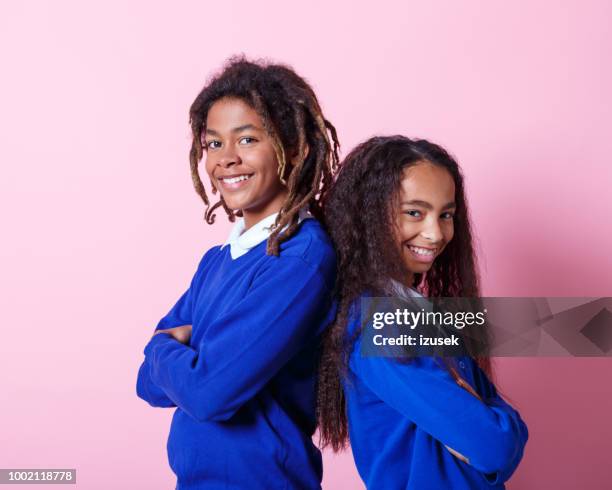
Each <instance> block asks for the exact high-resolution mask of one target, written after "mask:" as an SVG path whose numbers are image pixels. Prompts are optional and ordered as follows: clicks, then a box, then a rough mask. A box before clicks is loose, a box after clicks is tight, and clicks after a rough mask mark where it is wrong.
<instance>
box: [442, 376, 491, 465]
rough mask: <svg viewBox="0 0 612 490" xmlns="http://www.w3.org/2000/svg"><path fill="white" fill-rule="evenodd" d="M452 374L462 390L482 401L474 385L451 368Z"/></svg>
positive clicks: (457, 456) (461, 456)
mask: <svg viewBox="0 0 612 490" xmlns="http://www.w3.org/2000/svg"><path fill="white" fill-rule="evenodd" d="M450 373H451V376H452V377H453V379H454V380H455V382H456V383H457V384H458V385H459V386H461V388H463V389H464V390H465V391H467V392H468V393H470V394H471V395H472V396H474V397H476V398H478V399H479V400H481V401H482V398H481V397H480V395H479V394H478V393H477V392H476V390H475V389H474V388H472V385H470V384H469V383H468V382H467V381H466V380H464V379H463V378H462V377H461V376H459V373H457V371H456V370H455V369H454V368H453V367H451V368H450ZM444 447H445V448H446V449H448V450H449V451H450V453H451V454H452V455H453V456H455V457H456V458H458V459H460V460H461V461H463V462H464V463H467V464H470V460H469V458H466V457H465V456H464V455H463V454H461V453H460V452H458V451H455V450H454V449H453V448H452V447H449V446H447V445H446V444H445V445H444Z"/></svg>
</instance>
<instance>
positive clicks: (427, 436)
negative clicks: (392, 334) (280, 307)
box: [344, 301, 528, 490]
mask: <svg viewBox="0 0 612 490" xmlns="http://www.w3.org/2000/svg"><path fill="white" fill-rule="evenodd" d="M358 304H359V301H358V302H356V303H355V304H353V307H352V309H351V314H350V317H349V324H348V333H349V335H352V334H353V333H355V332H356V329H357V328H358V327H359V322H360V319H359V317H360V315H359V308H360V307H359V306H358ZM361 341H362V337H361V336H359V337H358V339H357V341H356V342H355V345H354V349H353V351H352V352H351V355H350V357H349V371H348V377H347V379H346V381H345V384H344V385H345V394H346V398H347V412H348V420H349V436H350V440H351V447H352V451H353V456H354V458H355V463H356V465H357V469H358V471H359V474H360V476H361V478H362V479H363V480H364V482H365V484H366V486H367V488H368V489H370V490H374V489H383V490H388V489H410V490H445V489H452V490H463V489H466V490H467V489H488V490H491V489H503V488H505V486H504V482H505V481H507V480H508V479H509V478H510V476H511V475H512V473H513V472H514V470H515V469H516V467H517V466H518V464H519V462H520V460H521V458H522V456H523V449H524V446H525V444H526V442H527V437H528V431H527V426H526V425H525V423H524V422H523V420H522V419H521V417H520V415H519V414H518V412H517V411H516V410H514V409H513V408H512V407H511V406H510V405H509V404H508V403H506V402H505V401H504V400H503V399H502V398H501V396H499V394H498V393H497V391H496V389H495V386H494V385H493V384H492V383H491V382H490V381H489V379H488V378H487V376H486V374H485V373H484V372H483V371H482V370H481V369H480V368H479V367H478V365H477V364H476V362H474V361H473V360H472V359H471V358H470V357H458V358H456V362H457V365H458V368H459V369H458V373H459V375H460V376H461V377H462V378H464V379H465V380H466V381H467V382H468V383H469V384H470V385H471V386H472V387H473V388H474V389H475V390H476V392H477V393H478V394H479V395H480V396H481V397H482V398H483V401H480V400H478V399H477V398H476V397H474V396H473V395H471V394H470V393H469V392H467V391H466V390H465V389H463V388H461V387H460V386H459V385H457V383H456V382H455V380H454V379H453V378H452V376H451V375H450V373H449V372H448V371H447V370H446V369H444V368H442V367H441V366H440V365H439V364H438V363H437V362H436V360H435V359H434V358H433V357H425V356H423V357H418V358H414V359H413V360H410V361H408V362H406V360H404V361H403V362H400V361H399V360H397V359H393V358H388V357H362V356H361V354H360V353H361ZM483 402H484V403H483ZM445 445H447V446H449V447H451V448H452V449H454V450H455V451H458V452H459V453H461V454H462V455H464V456H465V457H467V458H468V459H469V461H470V463H469V464H467V463H465V462H463V461H461V460H460V459H458V458H457V457H455V456H453V454H451V452H450V451H448V449H446V448H445V447H444V446H445Z"/></svg>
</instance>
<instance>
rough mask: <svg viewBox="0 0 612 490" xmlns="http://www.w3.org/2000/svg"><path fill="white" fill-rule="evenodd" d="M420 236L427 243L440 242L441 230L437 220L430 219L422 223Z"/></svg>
mask: <svg viewBox="0 0 612 490" xmlns="http://www.w3.org/2000/svg"><path fill="white" fill-rule="evenodd" d="M421 236H422V237H423V238H425V239H426V240H427V241H430V242H432V243H438V242H439V241H441V240H442V229H441V228H440V224H439V223H438V220H437V219H430V220H427V221H425V222H424V223H423V229H422V230H421Z"/></svg>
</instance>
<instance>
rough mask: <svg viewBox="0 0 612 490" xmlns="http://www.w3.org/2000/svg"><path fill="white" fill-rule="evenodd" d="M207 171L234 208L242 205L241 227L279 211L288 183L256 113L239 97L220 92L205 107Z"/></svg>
mask: <svg viewBox="0 0 612 490" xmlns="http://www.w3.org/2000/svg"><path fill="white" fill-rule="evenodd" d="M202 137H203V145H204V147H205V148H206V172H207V173H208V176H209V177H210V180H211V182H212V183H213V185H214V186H215V187H216V188H217V189H218V190H219V192H220V193H221V196H222V197H223V200H224V201H225V203H226V204H227V206H228V207H229V208H230V209H232V210H239V209H240V210H242V212H243V215H244V221H245V228H247V229H248V228H250V227H251V226H252V225H253V224H255V223H257V222H258V221H260V220H262V219H263V218H265V217H266V216H268V215H270V214H272V213H275V212H278V211H280V209H281V207H282V205H283V203H284V202H285V200H286V199H287V188H286V187H285V186H284V185H283V184H282V182H281V181H280V178H279V176H278V161H277V158H276V153H275V151H274V146H273V145H272V139H271V138H270V136H269V135H268V133H267V132H266V130H265V129H264V126H263V122H262V120H261V117H259V114H257V112H256V111H255V110H254V109H253V108H252V107H251V106H249V105H248V104H247V103H246V102H244V101H243V100H242V99H238V98H233V97H232V98H229V97H224V98H222V99H219V100H218V101H216V102H215V103H214V104H213V105H212V106H211V107H210V109H209V111H208V116H207V118H206V132H205V133H204V134H203V135H202Z"/></svg>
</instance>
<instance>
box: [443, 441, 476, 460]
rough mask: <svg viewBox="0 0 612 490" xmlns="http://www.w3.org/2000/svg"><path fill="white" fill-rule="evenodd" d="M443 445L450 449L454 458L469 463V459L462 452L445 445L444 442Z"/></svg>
mask: <svg viewBox="0 0 612 490" xmlns="http://www.w3.org/2000/svg"><path fill="white" fill-rule="evenodd" d="M444 447H445V448H446V449H448V450H449V451H450V453H451V454H452V455H453V456H455V457H456V458H458V459H460V460H461V461H463V462H464V463H467V464H470V460H469V459H468V458H466V457H465V456H464V455H463V454H461V453H460V452H458V451H455V450H454V449H453V448H452V447H449V446H447V445H446V444H445V445H444Z"/></svg>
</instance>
